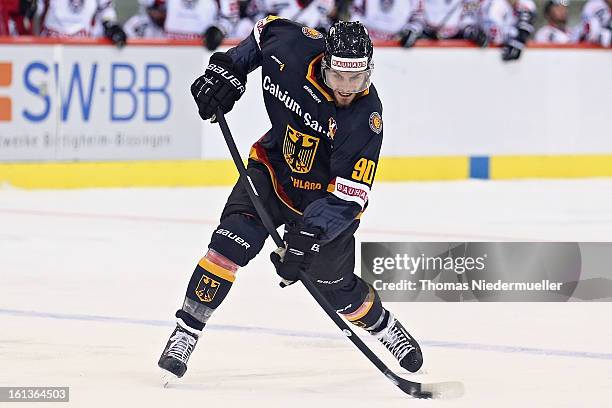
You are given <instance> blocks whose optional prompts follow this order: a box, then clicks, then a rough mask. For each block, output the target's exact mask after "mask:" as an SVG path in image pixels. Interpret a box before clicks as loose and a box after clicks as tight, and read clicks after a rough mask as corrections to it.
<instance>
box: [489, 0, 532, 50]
mask: <svg viewBox="0 0 612 408" xmlns="http://www.w3.org/2000/svg"><path fill="white" fill-rule="evenodd" d="M535 11H536V6H535V3H534V2H533V0H485V3H484V5H483V8H482V13H483V17H482V19H483V26H484V29H485V31H486V33H487V35H488V36H489V41H490V42H492V43H493V44H497V45H501V46H502V60H504V61H514V60H518V59H519V58H520V56H521V53H522V51H523V48H524V47H525V44H526V43H527V40H528V39H529V37H530V36H531V34H533V31H534V28H533V22H534V20H535V17H536V13H535Z"/></svg>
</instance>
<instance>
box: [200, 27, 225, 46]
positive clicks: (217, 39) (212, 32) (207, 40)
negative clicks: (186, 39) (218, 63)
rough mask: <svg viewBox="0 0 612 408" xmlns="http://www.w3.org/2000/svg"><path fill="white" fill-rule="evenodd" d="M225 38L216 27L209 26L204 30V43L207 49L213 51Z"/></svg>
mask: <svg viewBox="0 0 612 408" xmlns="http://www.w3.org/2000/svg"><path fill="white" fill-rule="evenodd" d="M223 38H225V34H223V31H221V30H220V29H219V28H218V27H215V26H210V27H208V29H207V30H206V31H205V32H204V45H205V46H206V48H207V49H208V50H209V51H214V50H216V49H217V48H219V45H221V42H222V41H223Z"/></svg>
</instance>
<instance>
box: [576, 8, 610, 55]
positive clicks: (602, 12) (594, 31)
mask: <svg viewBox="0 0 612 408" xmlns="http://www.w3.org/2000/svg"><path fill="white" fill-rule="evenodd" d="M611 15H612V0H589V1H587V3H586V4H585V5H584V8H583V9H582V27H581V39H582V40H583V41H588V42H590V43H593V44H599V45H601V46H603V47H607V48H609V47H610V46H612V18H611Z"/></svg>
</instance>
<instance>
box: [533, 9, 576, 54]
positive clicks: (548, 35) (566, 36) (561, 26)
mask: <svg viewBox="0 0 612 408" xmlns="http://www.w3.org/2000/svg"><path fill="white" fill-rule="evenodd" d="M568 6H569V0H548V1H547V2H546V4H545V5H544V17H545V18H546V21H547V23H548V24H546V25H545V26H543V27H541V28H540V29H539V30H538V31H536V34H535V36H534V40H535V41H536V42H540V43H550V44H567V43H570V42H572V37H571V33H570V32H569V30H568V29H567V15H568V11H567V8H568Z"/></svg>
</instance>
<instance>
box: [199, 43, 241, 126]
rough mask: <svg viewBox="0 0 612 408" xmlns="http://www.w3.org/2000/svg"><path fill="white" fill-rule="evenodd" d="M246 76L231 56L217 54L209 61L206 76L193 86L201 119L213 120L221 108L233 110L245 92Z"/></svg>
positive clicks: (227, 110)
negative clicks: (236, 66) (237, 67)
mask: <svg viewBox="0 0 612 408" xmlns="http://www.w3.org/2000/svg"><path fill="white" fill-rule="evenodd" d="M245 86H246V75H245V74H242V73H240V72H239V71H238V70H237V69H236V68H235V67H234V62H233V61H232V59H231V58H230V56H229V55H227V54H225V53H223V52H215V53H214V54H213V55H212V56H211V57H210V60H209V61H208V67H207V68H206V71H205V72H204V75H202V76H201V77H199V78H198V79H196V80H195V82H194V83H193V84H192V85H191V95H193V99H194V100H195V102H196V104H197V105H198V112H199V114H200V117H201V118H202V119H204V120H208V119H210V118H212V117H213V116H214V114H215V112H217V110H218V109H219V108H221V110H222V111H223V113H227V112H229V111H231V110H232V108H233V107H234V104H235V103H236V101H237V100H238V99H240V97H241V96H242V94H243V93H244V91H245V89H246V88H245Z"/></svg>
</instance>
